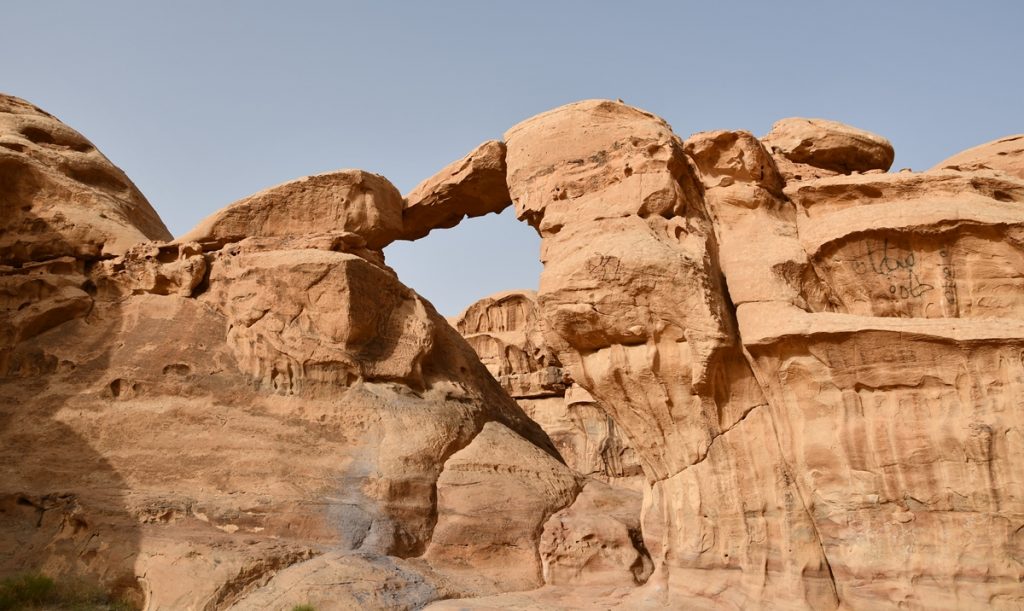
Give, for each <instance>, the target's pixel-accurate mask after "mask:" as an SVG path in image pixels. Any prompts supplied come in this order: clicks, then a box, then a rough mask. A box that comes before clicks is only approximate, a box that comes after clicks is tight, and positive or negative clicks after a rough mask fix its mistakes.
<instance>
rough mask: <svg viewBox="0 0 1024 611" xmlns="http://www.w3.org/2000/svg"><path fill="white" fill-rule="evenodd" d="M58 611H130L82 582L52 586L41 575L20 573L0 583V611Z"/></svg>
mask: <svg viewBox="0 0 1024 611" xmlns="http://www.w3.org/2000/svg"><path fill="white" fill-rule="evenodd" d="M15 609H62V610H66V611H132V610H133V609H134V607H133V606H132V605H131V604H130V603H128V602H125V601H122V600H114V599H113V598H111V596H110V594H109V593H108V592H107V591H106V590H105V589H104V588H103V587H102V586H100V585H99V584H97V583H94V582H90V581H86V580H84V579H71V580H68V581H65V582H59V583H58V582H55V581H54V580H53V579H52V578H50V577H47V576H46V575H44V574H42V573H36V572H33V573H22V574H20V575H14V576H13V577H8V578H7V579H4V580H3V581H0V611H8V610H10V611H14V610H15Z"/></svg>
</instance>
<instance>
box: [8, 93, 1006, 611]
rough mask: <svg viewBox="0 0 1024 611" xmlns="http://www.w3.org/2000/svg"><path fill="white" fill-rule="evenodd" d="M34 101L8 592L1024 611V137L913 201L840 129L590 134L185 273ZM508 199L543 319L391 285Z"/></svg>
mask: <svg viewBox="0 0 1024 611" xmlns="http://www.w3.org/2000/svg"><path fill="white" fill-rule="evenodd" d="M3 105H4V106H3V109H4V112H5V113H6V114H4V115H0V145H2V146H0V193H2V194H4V195H5V198H3V199H0V202H3V203H2V205H4V206H7V208H5V209H9V210H8V212H9V214H8V215H7V216H6V217H5V219H9V220H8V221H6V222H7V224H6V225H4V233H3V234H2V236H0V257H2V260H0V265H2V266H3V267H2V268H0V295H2V296H3V299H2V300H0V308H2V309H0V347H2V348H3V351H2V352H0V575H6V574H9V573H12V572H15V571H18V570H25V569H31V568H38V569H42V570H44V571H46V572H49V573H51V574H55V575H80V576H87V577H89V578H91V579H95V580H96V581H99V582H100V583H102V584H104V586H105V587H107V588H108V589H111V590H114V591H117V592H119V593H121V594H124V595H126V596H128V597H129V598H131V599H132V600H134V601H135V602H136V603H138V604H140V605H145V606H146V607H147V608H150V609H184V608H201V609H224V608H236V609H250V608H286V609H287V608H291V606H293V605H297V604H302V603H307V602H308V603H312V604H315V605H316V606H317V608H321V609H332V608H334V609H340V608H352V607H354V606H362V607H369V608H395V609H411V608H420V607H423V606H424V605H428V604H429V605H430V608H439V609H441V608H465V607H470V608H520V609H529V608H533V609H543V608H590V607H600V608H614V607H617V608H622V609H642V608H665V607H668V608H701V609H703V608H712V609H740V608H743V609H746V608H765V609H816V610H817V609H872V610H873V609H904V608H911V609H953V608H965V609H983V608H1001V609H1010V608H1018V607H1020V606H1021V605H1024V588H1022V587H1021V584H1022V583H1024V538H1022V534H1021V533H1024V505H1022V499H1024V477H1022V476H1021V471H1020V469H1019V468H1018V466H1017V465H1018V463H1019V462H1020V461H1021V460H1022V459H1024V436H1022V434H1021V424H1020V417H1019V415H1018V413H1017V412H1018V411H1019V410H1017V408H1018V407H1019V406H1018V403H1019V400H1018V399H1017V397H1019V396H1022V395H1024V360H1022V358H1021V355H1022V354H1024V322H1022V321H1024V313H1022V308H1024V300H1022V298H1021V295H1022V294H1024V290H1022V289H1024V257H1022V255H1021V249H1022V243H1024V238H1022V236H1024V233H1022V228H1024V212H1022V210H1024V207H1022V206H1024V176H1022V175H1021V173H1020V172H1019V164H1017V163H1016V158H1017V149H1018V148H1019V147H1017V143H1018V142H1019V139H1014V138H1015V137H1011V138H1006V139H1003V140H1000V141H997V142H995V143H990V144H989V145H983V146H982V147H977V148H976V149H972V150H970V151H966V152H964V153H962V154H960V155H957V156H954V157H952V158H950V159H949V160H947V161H945V162H942V163H940V164H939V166H938V167H937V168H936V169H933V170H930V171H928V172H923V173H914V172H901V173H897V174H887V173H885V172H884V171H885V170H887V169H888V167H889V165H890V164H891V162H892V147H891V145H889V144H888V142H887V141H885V140H884V139H882V138H880V137H878V136H874V135H872V134H868V133H867V132H862V131H860V130H856V129H854V128H850V127H848V126H843V125H840V124H835V123H832V122H826V121H820V120H784V121H781V122H779V123H778V124H776V127H775V128H773V130H772V133H771V134H769V135H768V136H766V137H765V138H764V139H758V138H756V137H755V136H753V135H752V134H750V133H747V132H740V131H715V132H703V133H699V134H695V135H693V136H691V137H690V138H689V139H687V140H686V141H685V142H684V141H682V140H681V139H679V138H678V137H677V136H676V135H675V134H673V133H672V131H671V128H670V127H669V126H668V125H667V124H666V123H665V122H664V121H663V120H661V119H659V118H658V117H655V116H654V115H651V114H649V113H646V112H644V111H641V110H638V109H636V108H632V107H630V106H627V105H625V104H622V103H616V102H610V101H601V100H590V101H584V102H578V103H575V104H570V105H567V106H564V107H561V108H558V109H555V110H553V111H550V112H547V113H544V114H541V115H538V116H537V117H534V118H531V119H528V120H526V121H524V122H522V123H520V124H519V125H517V126H515V127H513V128H512V129H510V130H509V131H508V132H507V133H506V135H505V143H504V145H502V144H501V143H497V142H489V143H485V144H484V145H482V146H481V147H480V148H478V149H477V150H476V151H474V152H472V153H471V154H470V155H468V156H467V157H466V159H464V160H461V161H459V162H456V163H455V164H453V165H451V166H449V167H448V168H446V169H445V170H443V171H442V172H440V173H439V174H438V175H437V176H435V177H434V178H432V179H429V180H428V181H427V182H425V183H424V184H423V185H421V186H420V187H418V188H417V189H415V190H414V191H413V192H412V193H410V194H409V196H407V197H406V198H405V199H404V200H403V199H402V198H401V196H399V195H398V194H397V191H395V190H394V188H393V187H391V186H390V183H388V182H387V181H386V180H385V179H383V178H382V177H379V176H376V175H372V174H368V173H364V172H360V171H353V170H346V171H340V172H335V173H330V174H327V175H321V176H318V177H309V178H307V179H300V180H298V181H293V182H290V183H286V184H284V185H280V186H278V187H274V188H272V189H269V190H267V191H264V192H262V193H260V194H257V195H254V196H252V197H250V198H246V199H245V200H242V201H241V202H238V203H236V204H233V205H231V206H229V207H228V208H226V209H225V210H223V211H221V212H220V213H218V214H216V215H214V216H213V217H211V218H210V219H208V220H207V221H205V222H204V223H203V224H202V225H201V226H200V227H199V228H197V229H196V230H194V231H193V232H191V233H190V234H188V235H187V236H183V237H182V238H180V239H178V240H175V241H170V240H169V236H167V235H166V231H165V230H163V229H162V225H161V224H160V222H159V219H158V218H157V217H156V215H155V213H153V211H152V209H151V208H150V207H149V206H148V204H146V203H145V200H144V199H142V197H141V195H138V193H137V191H136V190H135V189H134V187H131V184H130V183H129V182H127V179H123V175H122V174H120V172H119V171H117V170H116V169H112V166H110V165H109V162H107V161H106V160H105V158H103V157H102V156H101V155H100V154H99V153H98V152H96V151H95V149H93V148H91V145H89V146H86V145H85V144H82V143H83V142H85V141H84V139H82V138H81V137H80V136H78V135H77V134H74V133H73V132H71V131H70V129H69V128H66V127H64V126H63V125H61V124H60V123H59V122H57V121H56V120H55V119H53V118H52V117H50V116H49V115H46V114H45V113H43V112H42V111H40V110H38V109H36V108H35V107H33V106H31V105H29V104H28V103H26V102H23V101H20V100H17V99H14V98H4V99H3ZM2 117H7V118H2ZM40 125H42V126H45V129H44V128H43V127H38V126H40ZM33 130H42V131H33ZM40 134H44V135H42V136H41V135H40ZM69 134H73V135H69ZM1004 153H1005V154H1004ZM81 164H85V165H88V166H89V167H91V168H93V169H95V168H101V169H102V172H101V173H103V174H104V175H105V176H108V177H110V176H114V177H116V178H117V180H110V181H97V180H88V179H86V178H87V177H88V176H94V175H93V174H89V173H88V172H87V173H86V174H84V175H83V174H81V173H77V174H76V171H75V168H80V167H83V166H82V165H81ZM83 176H84V177H86V178H83ZM500 177H504V178H503V179H502V180H499V178H500ZM508 201H512V202H514V205H515V207H516V212H517V214H518V216H519V217H520V219H522V220H524V221H526V222H528V223H530V224H531V225H532V226H533V227H534V228H535V229H536V230H537V231H538V233H539V234H540V236H541V238H542V254H541V256H542V260H543V262H544V272H543V275H542V277H541V279H540V289H539V291H537V293H536V295H534V294H532V293H529V292H510V293H506V294H501V295H497V296H493V297H491V298H487V299H484V300H482V301H481V302H478V303H476V304H474V305H472V306H471V307H470V308H468V309H467V310H466V311H465V312H464V313H463V314H462V315H461V316H460V317H459V318H457V319H455V320H453V321H452V322H453V324H454V326H455V327H456V328H457V329H456V328H452V326H449V324H448V323H447V322H446V321H445V320H444V319H443V318H442V317H441V316H440V315H438V314H437V313H436V312H435V311H434V309H433V307H432V306H431V305H430V304H429V303H428V302H426V301H425V300H423V299H422V298H421V297H419V296H418V295H417V294H416V293H415V292H414V291H412V290H411V289H409V288H408V287H405V286H404V285H402V284H401V282H400V281H399V280H398V279H397V278H396V277H395V275H394V273H393V271H392V270H390V269H389V268H387V267H386V266H385V265H384V262H383V253H382V251H381V249H382V248H383V247H384V246H386V245H387V244H388V243H389V242H391V241H393V240H395V239H402V238H408V239H411V238H415V237H417V236H422V235H425V232H427V231H430V229H433V228H440V227H446V226H450V225H451V224H453V223H457V222H458V221H459V219H461V218H463V217H464V216H466V215H470V216H472V215H475V214H483V213H486V212H493V211H498V210H500V209H501V208H503V207H504V206H505V205H506V203H507V202H508ZM9 202H15V203H14V204H10V203H9ZM151 240H153V241H151ZM463 336H464V337H465V339H464V337H463ZM517 402H518V405H517ZM520 406H522V407H520ZM527 414H530V415H532V417H533V419H532V420H531V419H530V418H528V417H527ZM542 427H543V428H545V429H546V430H547V434H545V432H544V431H543V430H542ZM563 457H564V459H565V460H564V461H563ZM616 460H618V462H616ZM627 465H630V467H629V468H630V469H635V468H637V467H639V468H640V469H642V472H643V475H642V482H640V483H639V484H637V483H636V482H631V483H627V482H628V480H629V477H621V476H628V474H627V473H626V470H627ZM631 472H632V471H631ZM638 485H639V487H642V495H641V494H639V493H638V492H637V491H636V489H635V487H636V486H638ZM542 585H544V586H545V587H539V586H542Z"/></svg>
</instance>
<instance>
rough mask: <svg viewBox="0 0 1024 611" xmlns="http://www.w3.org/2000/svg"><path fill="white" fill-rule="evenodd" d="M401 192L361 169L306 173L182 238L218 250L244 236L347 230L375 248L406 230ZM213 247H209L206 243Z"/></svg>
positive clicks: (229, 209)
mask: <svg viewBox="0 0 1024 611" xmlns="http://www.w3.org/2000/svg"><path fill="white" fill-rule="evenodd" d="M402 205H403V204H402V196H401V194H400V193H399V192H398V189H396V188H395V186H394V185H392V184H391V183H390V182H388V179H386V178H384V177H383V176H379V175H377V174H371V173H370V172H364V171H363V170H338V171H336V172H327V173H325V174H316V175H313V176H305V177H303V178H299V179H296V180H292V181H289V182H286V183H284V184H280V185H277V186H274V187H270V188H269V189H266V190H263V191H260V192H259V193H256V194H255V195H250V196H249V197H246V198H244V199H241V200H239V201H237V202H235V203H233V204H231V205H230V206H228V207H226V208H224V209H223V210H220V211H218V212H215V213H214V214H212V215H211V216H209V217H208V218H206V219H205V220H203V222H201V223H200V224H199V225H198V226H197V227H196V228H195V229H193V230H192V231H190V232H188V233H187V234H185V235H184V236H182V238H181V241H185V242H199V243H200V244H203V245H204V247H213V248H219V247H221V246H223V245H225V244H228V243H231V242H238V241H241V240H243V239H245V238H268V237H269V238H283V237H290V236H309V235H318V234H319V235H338V236H339V239H344V238H345V236H346V234H355V235H357V236H359V237H360V238H362V240H363V242H364V244H365V245H366V246H367V247H368V248H371V249H375V250H379V249H381V248H384V247H385V246H387V245H388V244H390V243H391V242H393V241H394V240H395V239H397V238H398V237H399V236H400V235H401V233H402ZM207 245H209V246H207Z"/></svg>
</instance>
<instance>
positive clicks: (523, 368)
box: [451, 291, 643, 491]
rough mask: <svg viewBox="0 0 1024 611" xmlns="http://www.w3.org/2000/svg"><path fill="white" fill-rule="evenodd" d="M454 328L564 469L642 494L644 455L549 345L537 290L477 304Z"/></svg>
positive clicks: (456, 321) (491, 298) (457, 318)
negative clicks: (541, 432)
mask: <svg viewBox="0 0 1024 611" xmlns="http://www.w3.org/2000/svg"><path fill="white" fill-rule="evenodd" d="M451 322H452V326H454V327H455V328H456V330H458V331H459V333H461V334H462V335H463V337H465V338H466V341H468V342H469V345H470V346H472V347H473V349H474V350H475V351H476V353H477V355H478V356H479V357H480V360H481V361H482V362H483V364H484V365H485V366H486V367H487V369H488V371H490V372H491V374H492V375H493V376H494V377H495V379H497V380H498V382H499V383H500V384H501V386H502V388H504V389H505V390H506V391H507V392H508V393H509V395H511V396H512V398H513V399H515V400H516V402H517V403H518V404H519V406H520V407H522V408H523V410H524V411H525V412H526V414H527V415H528V416H530V418H532V419H533V420H534V421H536V422H537V423H538V424H540V426H541V428H543V429H544V432H546V433H547V434H548V436H549V437H550V438H551V441H552V442H554V444H555V447H556V448H558V451H559V452H560V453H561V455H562V457H563V458H564V459H565V461H566V464H567V465H569V466H570V467H572V468H573V469H574V470H575V471H576V472H578V473H580V474H583V475H586V476H590V477H593V478H597V479H600V480H603V481H605V482H607V483H614V484H617V485H622V486H627V487H631V488H634V489H636V490H638V491H639V490H640V489H641V486H642V481H641V480H642V477H641V476H642V474H643V469H642V467H641V466H640V462H639V458H638V457H637V455H636V453H635V452H634V451H633V449H632V447H631V446H630V444H629V440H628V439H626V438H625V436H624V433H623V432H622V431H621V430H619V429H618V428H617V427H616V426H615V421H614V420H613V419H612V418H611V416H609V415H608V414H607V413H606V412H605V411H604V409H603V408H602V407H601V406H600V405H599V404H597V402H595V401H594V398H593V397H591V396H590V393H588V392H587V391H586V390H584V389H582V388H580V387H579V386H577V385H575V384H573V382H572V377H571V375H570V374H569V373H568V372H566V371H565V370H564V369H563V368H562V366H561V363H559V361H558V359H557V358H556V357H555V356H554V354H552V352H551V351H550V350H549V349H548V347H547V346H546V345H545V343H544V333H543V329H542V327H541V321H540V319H539V318H538V312H537V294H536V293H535V292H534V291H508V292H505V293H499V294H496V295H491V296H490V297H486V298H484V299H481V300H480V301H477V302H476V303H474V304H472V305H471V306H469V307H468V308H466V310H464V311H463V312H462V313H461V314H460V315H459V316H457V317H456V318H454V319H453V320H452V321H451Z"/></svg>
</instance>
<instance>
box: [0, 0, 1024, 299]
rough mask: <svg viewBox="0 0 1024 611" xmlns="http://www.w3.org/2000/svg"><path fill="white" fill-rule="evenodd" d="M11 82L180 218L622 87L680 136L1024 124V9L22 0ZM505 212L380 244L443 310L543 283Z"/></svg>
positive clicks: (8, 85) (403, 166) (918, 153)
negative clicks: (806, 123) (809, 119)
mask: <svg viewBox="0 0 1024 611" xmlns="http://www.w3.org/2000/svg"><path fill="white" fill-rule="evenodd" d="M3 15H4V19H3V21H4V34H3V36H0V57H3V58H4V59H3V62H2V63H0V91H4V92H7V93H11V94H14V95H17V96H20V97H24V98H26V99H28V100H30V101H32V102H34V103H36V104H38V105H40V106H42V107H43V108H45V109H46V110H48V111H50V112H52V113H54V114H56V115H57V116H58V117H60V118H61V119H63V120H64V121H66V122H67V123H68V124H70V125H71V126H73V127H75V128H76V129H78V130H79V131H81V132H82V133H84V134H85V135H86V136H87V137H89V138H90V139H91V140H93V141H94V142H95V143H96V144H97V145H98V146H99V147H100V148H101V150H103V151H104V152H105V153H106V154H107V156H108V157H110V158H111V159H112V160H113V161H114V163H116V164H117V165H119V166H120V167H121V168H123V169H124V170H125V172H127V174H128V175H129V176H130V177H131V178H132V179H133V180H134V181H135V183H136V184H137V185H138V186H139V188H140V189H141V190H142V191H143V193H145V194H146V196H147V197H148V198H149V199H150V201H151V202H152V203H153V205H154V206H155V207H156V209H157V211H158V212H159V213H160V215H161V217H162V218H163V219H164V221H165V222H166V223H167V225H168V227H169V228H170V229H171V231H172V233H174V234H175V235H180V234H182V233H184V232H185V231H187V230H188V229H189V228H191V227H192V226H193V225H194V224H195V223H196V222H198V221H199V220H200V219H201V218H203V217H204V216H206V215H208V214H210V213H211V212H213V211H215V210H217V209H219V208H221V207H223V206H225V205H227V204H228V203H230V202H232V201H234V200H236V199H238V198H240V197H243V196H245V195H247V194H249V193H252V192H255V191H258V190H260V189H263V188H265V187H267V186H270V185H273V184H277V183H280V182H283V181H286V180H290V179H292V178H296V177H299V176H303V175H307V174H313V173H316V172H322V171H326V170H332V169H337V168H345V167H357V168H363V169H366V170H370V171H373V172H378V173H381V174H383V175H385V176H387V177H388V178H390V179H391V180H392V182H394V183H395V184H396V185H397V186H398V188H399V189H400V190H401V191H403V192H405V191H408V190H409V189H410V188H411V187H413V186H414V185H415V184H416V183H417V182H419V181H420V180H422V179H424V178H426V177H428V176H430V175H431V174H433V173H434V172H435V171H436V170H438V169H439V168H441V167H442V166H444V165H445V164H447V163H448V162H450V161H452V160H454V159H457V158H459V157H461V156H462V155H463V154H465V153H466V152H468V151H469V150H470V149H472V148H473V147H474V146H476V145H477V144H478V143H480V142H482V141H483V140H486V139H489V138H499V137H501V134H502V133H503V132H504V131H505V130H506V129H507V128H508V127H510V126H512V125H514V124H515V123H517V122H519V121H521V120H522V119H525V118H527V117H529V116H531V115H534V114H536V113H538V112H542V111H544V110H547V109H549V108H552V107H555V106H558V105H561V104H565V103H568V102H572V101H575V100H579V99H584V98H595V97H597V98H622V99H623V100H625V101H626V102H628V103H630V104H633V105H635V106H639V107H641V108H644V109H646V110H649V111H651V112H654V113H656V114H659V115H661V116H663V117H665V119H667V120H668V121H669V122H670V123H671V124H672V125H673V127H674V128H675V130H676V132H677V133H679V134H680V135H681V136H683V137H686V136H687V135H689V134H691V133H693V132H695V131H702V130H708V129H748V130H751V131H753V132H754V133H755V134H759V135H761V134H763V133H765V132H767V130H768V129H769V127H770V126H771V124H772V122H773V121H775V120H777V119H780V118H783V117H788V116H813V117H825V118H830V119H836V120H839V121H844V122H847V123H850V124H853V125H856V126H858V127H862V128H864V129H869V130H871V131H874V132H877V133H879V134H882V135H884V136H886V137H887V138H889V139H890V140H891V141H892V142H893V144H894V145H895V147H896V162H895V164H894V168H895V169H899V168H903V167H910V168H914V169H926V168H927V167H930V166H931V165H932V164H934V163H936V162H938V161H940V160H941V159H943V158H945V157H947V156H949V155H951V154H953V153H955V152H957V151H959V150H962V149H964V148H967V147H970V146H973V145H975V144H980V143H982V142H985V141H988V140H992V139H994V138H997V137H999V136H1002V135H1006V134H1010V133H1020V132H1024V111H1022V109H1024V78H1022V68H1021V64H1022V60H1024V36H1021V34H1020V27H1021V24H1022V23H1024V3H1021V2H1016V1H1005V2H976V3H967V2H962V1H961V2H943V1H936V2H909V1H902V2H900V1H895V0H890V1H886V2H874V1H861V2H830V1H825V0H818V1H816V2H771V3H769V2H725V1H723V2H714V3H712V2H683V1H678V2H630V3H626V2H605V1H601V0H591V1H582V0H579V1H563V2H557V1H552V0H549V1H548V2H533V1H517V2H503V3H498V2H485V1H476V2H470V1H458V2H411V1H410V2H387V1H378V2H362V3H355V2H351V3H350V2H299V1H292V2H287V3H285V2H274V3H271V2H256V1H249V2H240V1H218V2H212V1H203V2H196V1H184V2H173V3H170V2H168V3H158V2H155V1H154V2H141V1H137V0H135V1H122V2H114V1H96V2H79V1H66V2H46V1H42V0H38V1H33V2H11V3H7V5H6V6H4V8H3ZM538 252H539V240H538V238H537V237H536V235H535V234H534V232H533V230H532V229H530V228H529V227H528V226H526V225H524V224H522V223H518V222H517V221H516V220H515V218H514V216H513V215H512V214H511V213H510V212H506V213H504V214H502V215H491V216H488V217H484V218H481V219H475V220H470V221H466V222H464V223H463V224H462V225H460V226H459V227H457V228H455V229H451V230H447V231H435V232H434V233H432V234H431V235H430V236H429V237H427V238H425V239H423V240H420V241H417V242H415V243H398V244H395V245H392V246H391V247H389V248H388V249H387V251H386V254H387V257H388V262H389V264H391V265H392V267H394V268H395V269H396V270H397V271H398V273H399V276H400V277H401V278H402V280H403V281H404V282H405V283H406V284H408V285H409V286H411V287H413V288H415V289H416V290H417V291H419V292H420V293H421V294H422V295H424V296H425V297H427V298H428V299H430V300H431V301H432V302H433V303H434V304H435V306H437V308H438V309H439V310H440V311H441V312H442V313H444V314H446V315H451V314H454V313H457V312H458V311H459V310H461V309H462V308H463V307H465V306H466V305H468V304H469V303H471V302H472V301H474V300H476V299H478V298H480V297H483V296H485V295H487V294H490V293H493V292H496V291H499V290H505V289H511V288H535V287H536V282H537V276H538V274H539V272H540V265H539V263H538V262H537V256H538Z"/></svg>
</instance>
